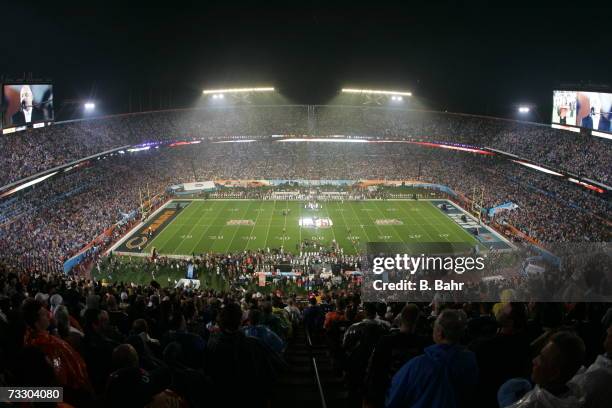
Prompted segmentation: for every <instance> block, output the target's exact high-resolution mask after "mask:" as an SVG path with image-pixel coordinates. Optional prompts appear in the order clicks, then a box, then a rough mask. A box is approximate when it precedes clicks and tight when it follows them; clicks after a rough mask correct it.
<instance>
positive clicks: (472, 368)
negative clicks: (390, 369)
mask: <svg viewBox="0 0 612 408" xmlns="http://www.w3.org/2000/svg"><path fill="white" fill-rule="evenodd" d="M465 327H466V316H465V313H463V311H459V310H451V309H446V310H443V311H442V313H440V315H439V316H438V318H437V319H436V322H435V324H434V331H433V340H434V343H436V344H434V345H433V346H429V347H427V348H426V349H425V354H424V355H422V356H418V357H415V358H413V359H411V360H410V361H408V362H407V363H406V364H405V365H404V366H403V367H402V368H401V369H400V370H399V371H398V372H397V374H395V376H394V377H393V379H392V381H391V387H390V388H389V391H388V393H387V399H386V407H388V408H394V407H415V408H416V407H430V408H437V407H440V408H441V407H464V406H465V407H467V406H472V405H471V402H470V397H471V396H472V395H473V392H474V391H475V390H476V385H477V383H478V365H477V363H476V357H475V356H474V354H473V353H472V352H471V351H467V350H466V349H465V348H464V347H462V346H461V345H460V341H461V339H462V338H463V335H464V333H465Z"/></svg>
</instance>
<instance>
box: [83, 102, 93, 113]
mask: <svg viewBox="0 0 612 408" xmlns="http://www.w3.org/2000/svg"><path fill="white" fill-rule="evenodd" d="M94 109H96V104H95V103H93V102H86V103H85V110H86V111H92V110H94Z"/></svg>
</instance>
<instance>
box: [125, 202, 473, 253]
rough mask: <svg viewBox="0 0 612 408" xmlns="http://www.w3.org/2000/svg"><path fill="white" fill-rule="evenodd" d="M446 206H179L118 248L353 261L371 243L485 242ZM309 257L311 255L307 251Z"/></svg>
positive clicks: (168, 206) (156, 217) (174, 205)
mask: <svg viewBox="0 0 612 408" xmlns="http://www.w3.org/2000/svg"><path fill="white" fill-rule="evenodd" d="M439 203H440V201H437V202H430V201H408V200H395V201H394V200H389V201H382V200H369V201H344V202H342V201H329V202H318V203H317V206H318V208H308V203H306V202H301V201H265V200H192V201H191V200H173V201H171V202H169V203H168V204H166V205H165V206H164V207H163V208H162V209H161V211H158V212H157V213H156V214H155V215H153V216H152V217H150V218H149V220H148V221H147V222H146V223H145V224H143V225H142V226H141V227H140V228H138V229H137V230H136V231H134V232H133V233H132V234H130V235H129V236H128V238H127V239H126V240H124V241H123V242H122V243H121V244H120V245H119V246H118V247H117V248H115V250H116V251H118V252H119V253H146V254H150V253H151V251H152V250H153V248H155V249H156V250H157V252H158V253H159V254H160V255H184V256H191V255H193V254H195V255H198V254H202V253H207V252H212V253H228V252H239V251H245V250H257V249H263V250H267V249H268V248H271V249H272V248H281V247H282V248H283V250H284V251H285V252H291V253H299V252H300V243H304V242H307V243H308V244H309V247H308V248H314V247H315V245H316V246H324V247H331V246H332V245H333V242H334V241H335V242H336V243H337V244H338V245H339V246H340V248H342V249H343V251H344V253H346V254H353V253H356V252H358V251H359V249H360V248H362V247H363V245H364V244H365V243H367V242H389V243H409V244H411V245H419V244H420V243H423V245H425V244H424V243H429V242H451V243H467V244H470V245H476V244H477V243H478V242H479V241H478V240H477V239H476V238H475V237H474V236H473V235H472V234H470V233H469V232H468V231H467V230H466V229H465V228H462V227H461V226H460V225H459V224H458V223H457V222H455V221H453V219H451V218H450V217H449V215H448V214H445V213H444V212H443V211H442V210H441V209H440V208H438V207H437V206H436V205H439ZM306 250H308V249H306Z"/></svg>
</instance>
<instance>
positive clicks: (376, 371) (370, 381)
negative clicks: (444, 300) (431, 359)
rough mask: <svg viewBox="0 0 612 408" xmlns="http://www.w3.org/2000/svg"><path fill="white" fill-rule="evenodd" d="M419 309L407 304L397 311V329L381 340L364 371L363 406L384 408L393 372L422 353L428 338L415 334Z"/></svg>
mask: <svg viewBox="0 0 612 408" xmlns="http://www.w3.org/2000/svg"><path fill="white" fill-rule="evenodd" d="M420 313H421V312H420V310H419V308H418V307H417V306H416V305H415V304H412V303H410V304H407V305H405V306H404V308H403V309H402V311H401V312H400V315H399V316H398V317H399V322H400V326H399V330H392V332H391V333H390V334H388V335H384V336H382V337H381V338H380V340H379V341H378V343H377V344H376V347H375V348H374V351H373V352H372V355H371V357H370V361H369V364H368V369H367V372H366V386H367V393H366V398H365V400H366V403H367V404H368V406H369V407H372V408H376V407H384V404H385V393H386V391H387V389H388V388H389V385H390V384H391V379H392V378H393V376H394V375H395V373H396V372H397V371H398V370H399V369H400V368H401V367H402V366H403V365H404V364H406V363H407V362H408V361H410V360H411V359H412V358H414V357H416V356H418V355H420V354H422V353H423V349H424V348H425V346H426V345H427V343H428V341H427V339H425V338H423V337H422V336H420V335H418V334H416V329H417V325H418V322H419V316H420Z"/></svg>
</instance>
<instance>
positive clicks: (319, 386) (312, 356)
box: [306, 326, 327, 408]
mask: <svg viewBox="0 0 612 408" xmlns="http://www.w3.org/2000/svg"><path fill="white" fill-rule="evenodd" d="M306 340H307V341H308V348H309V349H310V352H311V359H312V367H313V369H314V373H315V381H316V382H317V388H318V390H319V397H320V398H321V408H327V403H326V402H325V394H324V393H323V386H322V385H321V378H320V377H319V368H318V366H317V359H316V358H315V356H314V355H312V349H313V346H312V339H311V338H310V331H309V330H308V326H306Z"/></svg>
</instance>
